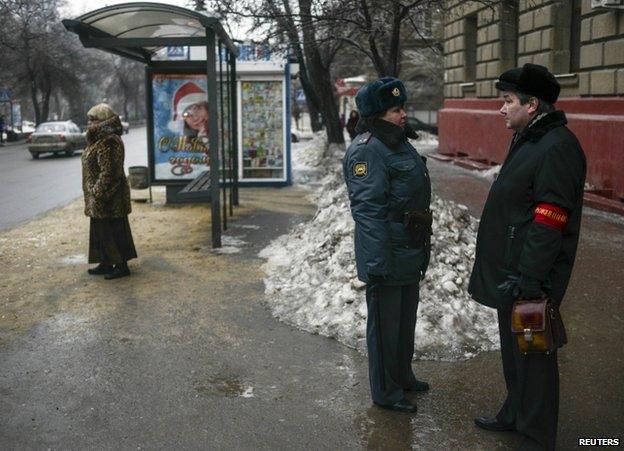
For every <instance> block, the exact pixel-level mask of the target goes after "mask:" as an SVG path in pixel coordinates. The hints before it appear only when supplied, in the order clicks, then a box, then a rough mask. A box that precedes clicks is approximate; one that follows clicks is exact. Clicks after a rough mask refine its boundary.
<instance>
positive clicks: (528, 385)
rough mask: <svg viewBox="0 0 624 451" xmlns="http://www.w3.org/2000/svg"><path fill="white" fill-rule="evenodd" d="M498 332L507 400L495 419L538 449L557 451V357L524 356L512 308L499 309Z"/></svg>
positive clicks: (543, 355)
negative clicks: (510, 425)
mask: <svg viewBox="0 0 624 451" xmlns="http://www.w3.org/2000/svg"><path fill="white" fill-rule="evenodd" d="M498 328H499V333H500V341H501V355H502V358H503V373H504V375H505V383H506V384H507V399H506V400H505V403H504V404H503V407H502V408H501V410H500V412H498V415H497V416H496V418H497V419H498V420H499V421H501V422H504V423H514V424H515V425H516V430H517V431H518V432H520V433H521V434H523V435H525V436H527V437H529V438H530V439H532V441H535V442H537V443H535V445H538V444H539V446H535V449H546V450H554V449H555V440H556V437H557V417H558V413H559V367H558V365H557V353H556V352H554V353H552V354H550V355H545V354H528V355H522V354H521V353H520V350H519V349H518V344H517V343H516V339H515V337H514V336H513V334H512V332H511V307H508V308H499V309H498Z"/></svg>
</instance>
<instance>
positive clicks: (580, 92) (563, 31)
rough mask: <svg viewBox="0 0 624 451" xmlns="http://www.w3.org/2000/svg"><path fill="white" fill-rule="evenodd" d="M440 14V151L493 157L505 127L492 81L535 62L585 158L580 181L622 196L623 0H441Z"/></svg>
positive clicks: (505, 137)
mask: <svg viewBox="0 0 624 451" xmlns="http://www.w3.org/2000/svg"><path fill="white" fill-rule="evenodd" d="M447 6H448V10H449V14H447V15H446V16H445V23H444V55H445V56H444V67H445V70H444V97H445V100H444V106H443V108H442V110H440V112H439V129H440V147H439V151H440V153H443V154H450V155H459V156H466V157H468V158H471V159H474V160H477V161H481V162H486V163H490V164H494V163H501V162H502V161H503V160H504V158H505V155H506V153H507V145H508V143H509V139H510V137H511V132H510V131H506V130H505V128H504V124H503V121H502V120H501V118H500V113H499V111H498V110H499V108H500V107H501V100H500V99H499V98H498V96H499V93H498V92H497V90H496V89H495V88H494V83H495V81H496V79H497V78H498V76H499V74H500V73H502V72H503V71H505V70H507V69H510V68H512V67H516V66H522V65H523V64H525V63H535V64H541V65H544V66H546V67H548V68H549V70H550V71H551V72H552V73H554V74H555V76H556V77H557V79H558V81H559V83H560V84H561V88H562V89H561V94H560V97H559V100H558V101H557V104H556V107H557V108H558V109H562V110H564V111H565V112H566V115H567V117H568V122H569V127H570V129H571V130H572V131H573V132H574V133H575V134H576V135H577V136H578V138H579V140H580V141H581V144H582V146H583V148H584V150H585V153H586V155H587V160H588V173H587V182H588V187H589V188H590V190H592V191H594V193H597V194H599V195H601V196H603V197H605V198H609V199H612V200H613V201H614V202H621V201H622V200H624V1H622V0H567V1H561V0H520V1H517V0H515V1H514V0H501V1H500V2H493V4H492V3H490V5H489V6H485V5H484V2H466V1H457V0H450V1H449V2H448V5H447Z"/></svg>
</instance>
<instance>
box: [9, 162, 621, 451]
mask: <svg viewBox="0 0 624 451" xmlns="http://www.w3.org/2000/svg"><path fill="white" fill-rule="evenodd" d="M429 167H430V171H431V178H432V180H433V183H434V189H435V191H436V192H437V193H438V194H440V195H441V196H442V197H445V198H451V199H457V200H459V201H461V202H462V203H465V204H467V205H468V206H469V208H470V209H471V211H472V212H473V213H474V214H478V213H479V212H480V208H481V206H482V203H483V201H484V199H485V195H486V194H487V190H488V187H489V184H488V183H487V182H485V181H483V180H481V179H478V178H476V177H474V176H473V175H472V174H471V173H469V172H468V171H465V170H463V169H460V168H456V167H453V166H450V165H448V164H445V163H439V162H436V161H432V160H429ZM304 195H305V191H302V190H299V189H296V188H286V189H281V190H267V189H261V190H242V192H241V196H242V204H243V205H244V204H254V205H256V206H258V208H252V209H249V210H248V211H247V212H246V213H244V214H241V215H240V217H238V218H236V219H235V220H234V221H232V222H231V223H230V230H229V232H228V233H229V234H231V235H232V236H237V234H241V235H242V233H243V231H244V234H245V241H246V242H247V243H248V245H247V246H246V247H245V249H244V251H243V252H242V253H240V254H232V255H222V256H219V259H220V261H221V262H223V264H222V265H215V267H214V269H212V270H210V268H208V270H207V268H203V267H202V268H201V270H200V269H198V268H194V267H193V264H192V262H193V261H196V260H193V258H197V257H193V254H192V251H191V250H188V251H184V250H179V249H177V250H171V249H170V247H169V243H163V245H162V249H161V250H160V251H159V252H152V253H149V254H148V255H143V256H142V258H141V260H140V261H139V265H138V266H134V269H135V272H134V274H133V276H132V277H130V278H127V279H122V280H119V281H118V283H117V285H116V289H115V290H114V291H113V292H112V293H113V294H108V297H101V295H100V298H98V295H99V294H98V291H97V287H104V285H98V284H100V283H103V282H99V281H98V282H89V283H90V284H91V286H92V287H93V286H95V287H96V290H95V291H94V289H93V288H91V289H90V291H88V292H87V295H88V296H90V297H91V298H93V297H95V300H93V299H92V301H93V302H94V303H95V304H94V305H96V304H97V305H100V304H103V305H105V306H106V308H105V309H103V310H99V309H91V308H86V307H85V308H81V307H80V306H75V307H71V308H65V309H59V311H58V312H57V313H56V314H52V315H50V316H49V318H48V319H46V320H44V321H42V322H39V323H38V324H36V325H35V326H34V327H31V328H29V329H28V330H26V331H25V332H24V333H21V334H20V335H18V336H16V337H13V338H11V339H10V340H7V341H3V342H1V344H0V418H2V422H1V424H0V448H2V449H116V450H118V449H124V450H125V449H423V450H437V449H447V450H465V449H468V450H498V449H500V450H505V449H514V448H515V447H516V446H517V445H518V444H519V437H517V436H516V435H515V434H512V433H502V434H497V433H488V432H484V431H480V430H478V429H477V428H476V427H474V425H473V424H472V419H473V417H474V416H476V415H479V414H483V413H494V412H495V411H496V410H497V409H498V407H499V404H500V403H501V402H502V400H503V398H504V381H503V379H502V372H501V365H500V361H499V355H498V353H496V352H492V353H484V354H481V355H479V356H477V357H475V358H473V359H471V360H468V361H464V362H414V369H415V372H416V375H417V376H418V377H420V378H422V379H425V380H427V381H429V382H430V383H431V385H432V390H431V391H430V392H428V393H423V394H416V395H411V396H410V397H411V399H413V400H415V401H416V402H417V403H418V406H419V412H418V413H417V414H416V415H413V416H410V415H406V414H399V413H393V412H388V411H385V410H382V409H379V408H377V407H373V406H371V403H370V399H369V393H368V380H367V364H366V359H365V357H364V356H362V355H360V354H358V353H357V352H355V351H354V350H351V349H349V348H346V347H344V346H343V345H341V344H339V343H338V342H336V341H334V340H331V339H327V338H324V337H319V336H315V335H310V334H308V333H306V332H301V331H298V330H295V329H293V328H291V327H290V326H287V325H284V324H282V323H280V322H278V321H277V320H275V319H274V318H272V316H271V314H270V312H269V311H268V310H267V309H266V308H265V306H264V305H263V304H262V299H263V291H264V288H263V284H262V271H261V269H260V266H261V264H262V261H261V260H260V259H258V258H257V253H258V251H259V250H260V249H262V248H263V247H264V246H266V244H268V242H269V241H270V239H272V238H274V237H276V236H278V235H280V234H282V233H285V232H286V231H288V230H289V229H290V228H291V227H292V226H293V225H294V224H296V223H298V222H300V221H302V220H305V219H307V218H310V217H311V216H312V215H313V213H314V210H313V208H311V207H310V206H309V205H308V204H307V202H306V201H305V199H304ZM273 203H274V204H278V203H279V204H292V205H293V208H292V209H291V211H287V209H284V208H280V209H276V208H269V207H270V204H273ZM262 205H265V206H267V208H263V207H261V206H262ZM295 206H296V208H295ZM253 226H258V227H259V228H257V229H255V228H250V227H253ZM208 236H209V234H207V237H208ZM206 239H208V238H206ZM196 254H197V253H195V255H196ZM623 260H624V221H622V220H621V219H618V218H614V217H613V216H610V215H602V214H599V213H595V212H589V211H588V214H586V215H585V216H584V222H583V235H582V238H581V244H580V247H579V255H578V259H577V265H576V268H575V273H574V277H573V279H572V283H571V285H570V288H569V290H568V295H567V298H566V300H565V301H564V304H563V308H562V313H563V316H564V320H565V321H566V324H567V327H568V335H569V344H568V346H566V348H565V349H564V350H563V351H562V352H561V354H560V362H561V363H560V369H561V386H562V387H561V408H560V429H559V430H560V436H559V441H558V444H559V449H562V450H567V449H572V448H574V447H576V439H577V437H618V436H619V437H620V439H622V436H623V434H622V424H624V418H623V416H622V415H623V413H624V396H623V394H624V384H622V374H624V363H623V360H622V352H621V343H622V338H623V332H622V330H623V328H622V322H623V321H624V308H623V305H622V295H621V293H622V288H623V282H622V280H623V278H622V266H621V262H622V261H623ZM78 269H79V270H80V271H83V270H84V268H82V267H79V268H78ZM211 271H214V272H211ZM154 275H157V276H158V277H156V276H154ZM219 275H221V276H219ZM87 277H88V276H84V278H85V279H86V278H87ZM141 279H148V280H147V281H148V283H147V284H146V285H147V286H148V287H147V288H141V289H139V286H143V285H145V284H143V285H141V283H142V281H141ZM83 282H84V280H83V279H80V283H78V282H76V284H75V285H72V284H69V285H68V286H56V285H55V284H54V282H53V279H52V281H51V282H50V287H49V294H48V299H47V300H48V302H49V303H50V305H55V303H58V302H61V301H62V300H63V298H65V297H67V296H68V295H69V293H73V292H75V291H80V290H86V288H83ZM102 292H104V291H102Z"/></svg>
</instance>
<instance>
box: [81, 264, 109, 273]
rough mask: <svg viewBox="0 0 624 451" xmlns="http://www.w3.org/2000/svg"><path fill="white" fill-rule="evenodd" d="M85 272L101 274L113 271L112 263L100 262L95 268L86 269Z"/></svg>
mask: <svg viewBox="0 0 624 451" xmlns="http://www.w3.org/2000/svg"><path fill="white" fill-rule="evenodd" d="M87 272H88V273H89V274H91V275H93V276H101V275H103V274H110V273H112V272H113V265H104V264H102V263H100V264H99V265H97V266H96V267H95V268H89V269H87Z"/></svg>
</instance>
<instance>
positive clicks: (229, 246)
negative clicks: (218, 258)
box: [212, 235, 247, 254]
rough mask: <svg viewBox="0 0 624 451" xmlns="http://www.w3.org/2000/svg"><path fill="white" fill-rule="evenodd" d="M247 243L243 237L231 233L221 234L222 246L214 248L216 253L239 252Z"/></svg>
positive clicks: (213, 250)
mask: <svg viewBox="0 0 624 451" xmlns="http://www.w3.org/2000/svg"><path fill="white" fill-rule="evenodd" d="M246 244H247V241H243V240H242V239H241V237H236V236H231V235H221V246H222V247H218V248H216V249H212V252H214V253H215V254H238V253H239V252H241V251H242V249H241V248H242V247H243V246H245V245H246Z"/></svg>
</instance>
